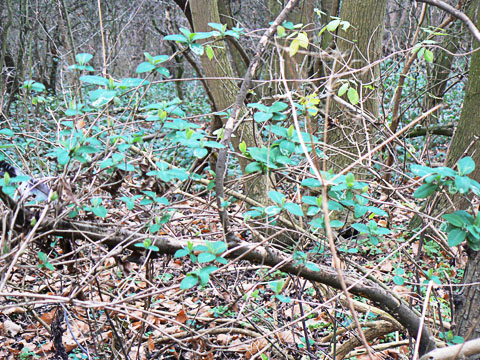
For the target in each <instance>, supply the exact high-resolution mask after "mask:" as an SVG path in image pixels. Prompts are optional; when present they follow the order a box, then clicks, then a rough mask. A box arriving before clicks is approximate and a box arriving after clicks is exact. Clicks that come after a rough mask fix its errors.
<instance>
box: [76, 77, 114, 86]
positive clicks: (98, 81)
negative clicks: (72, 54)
mask: <svg viewBox="0 0 480 360" xmlns="http://www.w3.org/2000/svg"><path fill="white" fill-rule="evenodd" d="M80 81H83V82H85V83H87V84H93V85H99V86H108V85H109V80H108V79H105V78H104V77H101V76H97V75H83V76H80Z"/></svg>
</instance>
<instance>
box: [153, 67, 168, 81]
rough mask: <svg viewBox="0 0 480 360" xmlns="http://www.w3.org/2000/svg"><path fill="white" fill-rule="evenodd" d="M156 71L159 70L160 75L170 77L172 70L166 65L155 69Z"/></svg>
mask: <svg viewBox="0 0 480 360" xmlns="http://www.w3.org/2000/svg"><path fill="white" fill-rule="evenodd" d="M155 71H156V72H158V73H159V74H160V75H163V76H165V77H166V78H169V77H170V71H169V70H168V69H167V68H166V67H163V66H162V67H159V68H156V69H155Z"/></svg>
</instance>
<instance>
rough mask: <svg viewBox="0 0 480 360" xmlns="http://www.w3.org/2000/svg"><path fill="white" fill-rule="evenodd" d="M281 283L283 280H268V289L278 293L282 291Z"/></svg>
mask: <svg viewBox="0 0 480 360" xmlns="http://www.w3.org/2000/svg"><path fill="white" fill-rule="evenodd" d="M283 284H284V281H283V280H278V281H271V282H269V283H268V286H270V289H272V291H273V292H274V293H275V294H277V295H278V294H279V293H280V292H281V291H282V288H283Z"/></svg>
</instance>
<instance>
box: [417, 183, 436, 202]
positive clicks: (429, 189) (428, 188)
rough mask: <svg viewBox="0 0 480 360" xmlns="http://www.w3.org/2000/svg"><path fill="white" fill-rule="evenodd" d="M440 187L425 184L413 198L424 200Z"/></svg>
mask: <svg viewBox="0 0 480 360" xmlns="http://www.w3.org/2000/svg"><path fill="white" fill-rule="evenodd" d="M437 188H438V185H436V184H433V183H428V184H423V185H422V186H420V187H419V188H418V189H417V190H416V191H415V193H414V194H413V197H414V198H415V199H424V198H427V197H429V196H430V195H432V194H433V193H434V192H435V190H437Z"/></svg>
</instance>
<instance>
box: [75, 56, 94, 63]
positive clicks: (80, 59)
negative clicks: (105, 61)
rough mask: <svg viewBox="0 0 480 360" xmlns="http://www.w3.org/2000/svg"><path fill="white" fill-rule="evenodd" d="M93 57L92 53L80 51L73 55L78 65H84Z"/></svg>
mask: <svg viewBox="0 0 480 360" xmlns="http://www.w3.org/2000/svg"><path fill="white" fill-rule="evenodd" d="M92 58H93V55H92V54H87V53H81V54H77V55H76V56H75V60H76V61H77V63H78V64H79V65H85V64H86V63H87V62H89V61H90V60H91V59H92Z"/></svg>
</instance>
